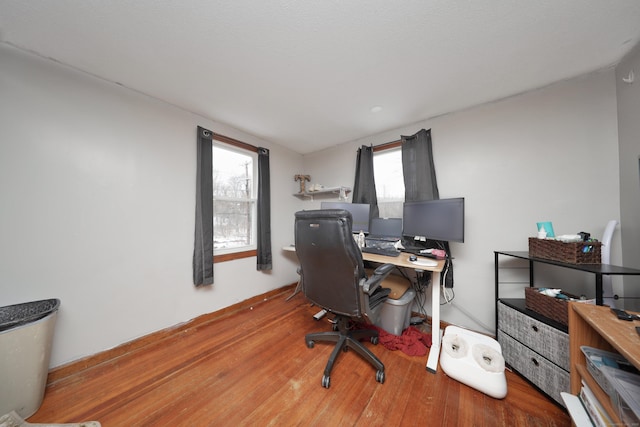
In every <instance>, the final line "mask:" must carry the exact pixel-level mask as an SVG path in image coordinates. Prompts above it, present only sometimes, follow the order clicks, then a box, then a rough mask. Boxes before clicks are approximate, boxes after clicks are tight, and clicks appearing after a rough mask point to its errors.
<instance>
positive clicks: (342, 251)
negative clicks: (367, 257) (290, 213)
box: [295, 209, 366, 317]
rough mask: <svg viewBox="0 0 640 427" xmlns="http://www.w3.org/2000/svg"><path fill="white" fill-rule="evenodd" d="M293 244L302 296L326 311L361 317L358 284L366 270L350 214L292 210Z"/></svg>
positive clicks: (326, 210) (332, 210)
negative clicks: (293, 213) (299, 274)
mask: <svg viewBox="0 0 640 427" xmlns="http://www.w3.org/2000/svg"><path fill="white" fill-rule="evenodd" d="M295 246H296V254H297V255H298V261H299V262H300V270H301V275H302V289H303V292H304V294H305V296H306V297H307V298H308V299H309V300H311V301H312V302H313V303H314V304H316V305H318V306H320V307H322V308H324V309H326V310H328V311H330V312H333V313H336V314H342V315H346V316H350V317H361V316H362V313H361V305H360V293H359V286H360V281H361V280H362V279H365V278H366V273H365V269H364V264H363V261H362V253H361V252H360V248H358V245H357V244H356V242H355V240H354V239H353V234H352V219H351V214H350V213H349V212H348V211H346V210H342V209H320V210H308V211H300V212H296V214H295Z"/></svg>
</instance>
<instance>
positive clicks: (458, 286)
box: [304, 70, 637, 332]
mask: <svg viewBox="0 0 640 427" xmlns="http://www.w3.org/2000/svg"><path fill="white" fill-rule="evenodd" d="M614 79H615V78H614V71H613V70H608V71H604V72H601V73H596V74H591V75H588V76H583V77H580V78H577V79H573V80H570V81H566V82H562V83H558V84H555V85H553V86H549V87H547V88H544V89H540V90H537V91H533V92H529V93H525V94H522V95H519V96H514V97H512V98H509V99H505V100H503V101H500V102H495V103H492V104H486V105H483V106H479V107H476V108H472V109H469V110H466V111H461V112H458V113H455V114H449V115H446V116H442V117H438V118H435V119H432V120H427V121H424V122H421V123H417V124H415V125H413V126H406V127H403V128H400V129H395V130H392V131H389V132H385V133H383V134H379V135H374V136H371V137H368V138H364V139H362V140H359V141H354V142H351V143H348V144H344V145H341V146H338V147H334V148H331V149H328V150H324V151H321V152H317V153H313V154H310V155H306V156H305V157H304V164H305V173H308V174H310V175H311V176H312V178H313V180H314V181H315V180H316V179H317V181H318V182H319V183H321V184H324V185H340V184H342V185H349V186H352V185H353V182H354V171H355V156H356V149H357V148H358V147H359V146H360V145H369V144H373V145H376V144H381V143H384V142H390V141H396V140H398V139H399V137H400V135H411V134H413V133H415V132H417V131H418V130H420V129H421V128H425V129H429V128H431V129H432V138H433V153H434V159H435V168H436V175H437V179H438V186H439V190H440V197H441V198H447V197H458V196H463V197H465V199H466V206H465V209H466V224H465V227H466V230H465V232H466V235H465V243H452V244H451V247H452V252H453V255H454V257H455V260H454V278H455V286H454V291H455V300H454V303H453V304H452V305H450V306H444V307H442V310H441V313H442V318H443V320H444V321H447V322H450V323H454V324H458V325H462V326H466V327H469V328H473V329H475V330H479V331H484V330H489V331H491V332H493V329H494V319H495V318H494V305H493V304H494V303H493V301H494V264H493V260H494V258H493V257H494V253H493V251H495V250H507V251H515V250H523V251H526V250H528V247H527V245H528V241H527V238H528V237H530V236H534V235H535V232H536V226H535V224H536V222H538V221H541V220H550V221H552V222H553V224H554V228H555V231H556V233H557V234H573V233H577V232H579V231H587V232H591V233H592V234H593V236H594V237H597V238H600V237H601V236H602V233H603V231H604V227H605V225H606V223H607V222H608V221H609V220H610V219H618V220H619V218H620V211H619V205H620V200H619V179H618V135H617V122H616V93H615V80H614ZM636 161H637V160H636ZM326 165H333V166H334V167H332V168H331V170H330V171H329V170H328V168H327V166H326ZM620 252H621V251H620V236H619V231H617V232H616V233H615V235H614V239H613V250H612V262H613V263H614V264H615V263H618V264H619V263H620V262H621V255H620ZM540 270H541V274H538V275H537V277H536V279H539V282H537V283H540V284H547V285H548V286H551V285H555V286H559V287H562V288H563V289H564V290H566V291H568V292H572V293H578V294H579V293H583V292H584V293H587V294H588V295H594V294H595V289H594V288H595V286H594V280H593V276H586V277H585V276H584V275H578V276H576V275H571V274H570V275H569V276H568V278H567V275H566V274H565V275H562V276H561V277H560V278H558V277H557V273H556V272H554V271H551V272H548V270H545V269H540ZM517 271H520V274H519V275H518V276H519V277H518V280H526V281H528V275H527V273H526V271H524V270H517ZM511 273H512V272H511ZM556 280H560V282H561V283H557V282H556ZM614 285H615V283H614ZM524 286H525V283H517V284H513V285H507V286H506V287H505V288H504V289H505V292H506V293H505V294H501V296H505V295H509V296H511V295H513V296H514V297H515V296H518V294H519V293H522V294H523V290H522V289H523V288H524ZM427 307H430V302H428V305H427Z"/></svg>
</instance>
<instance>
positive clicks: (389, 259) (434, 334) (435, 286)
mask: <svg viewBox="0 0 640 427" xmlns="http://www.w3.org/2000/svg"><path fill="white" fill-rule="evenodd" d="M282 249H283V250H285V251H291V252H295V250H296V249H295V247H294V246H285V247H284V248H282ZM410 256H411V255H410V254H407V253H401V254H400V255H398V256H396V257H393V256H385V255H377V254H370V253H367V252H363V253H362V259H364V260H365V261H371V262H376V263H380V264H393V265H396V266H398V267H404V268H412V269H414V270H421V271H431V272H432V273H433V274H432V277H431V348H430V349H429V358H428V359H427V371H429V372H431V373H434V374H435V373H436V371H437V370H438V357H439V356H440V339H441V337H440V273H441V272H442V269H443V268H444V260H440V261H438V265H437V266H435V267H425V266H421V265H420V266H419V265H416V264H414V263H412V262H411V261H409V257H410ZM418 260H429V261H433V260H432V259H430V258H424V257H420V256H419V257H418Z"/></svg>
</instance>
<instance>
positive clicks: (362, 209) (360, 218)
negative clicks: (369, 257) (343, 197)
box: [320, 202, 371, 233]
mask: <svg viewBox="0 0 640 427" xmlns="http://www.w3.org/2000/svg"><path fill="white" fill-rule="evenodd" d="M320 208H322V209H344V210H346V211H349V212H350V213H351V218H352V220H353V226H352V231H353V232H354V233H359V232H361V231H362V232H363V233H368V232H369V210H370V208H371V207H370V206H369V204H368V203H348V202H322V203H320Z"/></svg>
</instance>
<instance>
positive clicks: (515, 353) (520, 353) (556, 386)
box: [498, 330, 571, 406]
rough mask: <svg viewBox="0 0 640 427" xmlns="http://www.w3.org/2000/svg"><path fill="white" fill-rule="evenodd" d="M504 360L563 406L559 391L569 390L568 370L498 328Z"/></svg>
mask: <svg viewBox="0 0 640 427" xmlns="http://www.w3.org/2000/svg"><path fill="white" fill-rule="evenodd" d="M498 341H500V345H501V346H502V355H503V356H504V360H505V361H506V362H507V363H508V364H509V365H511V367H512V368H514V369H515V370H516V371H518V372H519V373H520V374H522V375H523V376H524V377H525V378H527V379H528V380H529V381H531V382H532V383H533V384H535V385H536V386H538V387H539V388H540V389H541V390H542V391H543V392H545V393H546V394H548V395H549V396H551V398H552V399H554V400H555V401H556V402H558V403H559V404H560V405H562V406H565V404H564V401H563V400H562V397H561V396H560V393H561V392H567V393H568V392H570V389H571V383H570V376H569V372H567V371H565V370H564V369H561V368H559V367H558V366H557V365H555V364H553V363H551V362H550V361H548V360H547V359H545V358H544V357H542V356H540V355H539V354H538V353H536V352H535V351H533V350H531V349H530V348H529V347H527V346H525V345H523V344H522V343H520V342H518V341H516V340H515V339H513V338H511V337H510V336H509V335H506V334H505V333H503V332H502V331H500V330H498Z"/></svg>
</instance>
